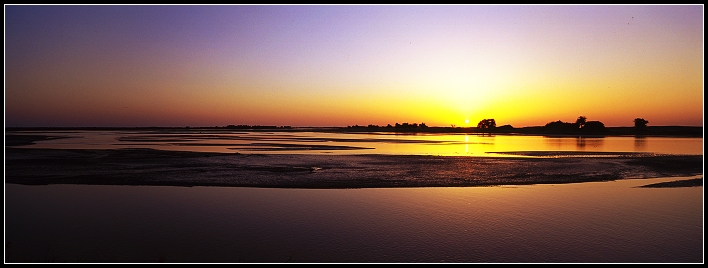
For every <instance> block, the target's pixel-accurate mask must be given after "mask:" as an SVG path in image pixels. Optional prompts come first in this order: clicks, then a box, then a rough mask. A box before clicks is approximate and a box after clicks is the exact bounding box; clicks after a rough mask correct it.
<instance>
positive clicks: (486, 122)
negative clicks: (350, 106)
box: [477, 119, 497, 131]
mask: <svg viewBox="0 0 708 268" xmlns="http://www.w3.org/2000/svg"><path fill="white" fill-rule="evenodd" d="M496 127H497V122H496V121H495V120H494V119H483V120H482V121H479V123H477V128H478V129H481V130H487V131H489V130H492V129H494V128H496Z"/></svg>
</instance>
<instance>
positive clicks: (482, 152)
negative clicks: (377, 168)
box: [12, 130, 703, 156]
mask: <svg viewBox="0 0 708 268" xmlns="http://www.w3.org/2000/svg"><path fill="white" fill-rule="evenodd" d="M12 134H46V135H56V136H66V137H70V138H67V139H55V140H46V141H39V142H37V143H36V144H34V145H30V146H27V147H33V148H63V149H116V148H153V149H160V150H181V151H198V152H225V153H235V152H238V153H242V154H272V153H277V154H291V153H296V154H303V153H306V154H399V155H400V154H404V155H442V156H453V155H455V156H457V155H466V156H509V154H497V152H518V151H563V152H567V151H577V152H632V153H652V154H693V155H702V154H703V139H702V138H674V137H634V136H609V137H546V136H527V135H472V134H419V135H411V134H408V135H401V134H392V133H328V132H306V131H297V132H243V131H223V130H218V131H217V130H212V131H207V130H202V131H196V130H193V131H190V130H174V131H51V132H48V131H21V132H20V131H18V132H12ZM516 156H518V155H516Z"/></svg>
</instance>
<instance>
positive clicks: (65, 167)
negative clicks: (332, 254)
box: [5, 147, 703, 189]
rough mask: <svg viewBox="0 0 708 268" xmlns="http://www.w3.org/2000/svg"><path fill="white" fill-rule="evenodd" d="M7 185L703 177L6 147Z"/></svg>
mask: <svg viewBox="0 0 708 268" xmlns="http://www.w3.org/2000/svg"><path fill="white" fill-rule="evenodd" d="M5 161H6V162H5V164H6V170H5V172H6V173H5V175H6V176H5V182H6V183H17V184H27V185H42V184H90V185H162V186H239V187H268V188H330V189H337V188H389V187H450V186H490V185H524V184H548V183H554V184H555V183H576V182H591V181H611V180H619V179H627V178H656V177H672V176H692V175H698V174H702V169H703V157H702V156H700V155H699V156H695V155H658V156H655V155H651V156H649V155H641V154H625V155H623V154H614V155H611V156H597V157H572V155H571V157H569V156H568V154H567V153H566V154H564V157H541V158H530V157H518V158H515V157H500V158H495V157H452V156H415V155H380V154H371V155H308V154H283V155H280V154H238V153H205V152H182V151H162V150H153V149H111V150H72V149H35V148H22V147H7V148H6V160H5Z"/></svg>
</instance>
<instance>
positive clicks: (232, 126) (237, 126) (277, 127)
mask: <svg viewBox="0 0 708 268" xmlns="http://www.w3.org/2000/svg"><path fill="white" fill-rule="evenodd" d="M225 128H228V129H291V128H292V127H291V126H261V125H255V126H250V125H228V126H225Z"/></svg>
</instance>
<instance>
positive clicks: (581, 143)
mask: <svg viewBox="0 0 708 268" xmlns="http://www.w3.org/2000/svg"><path fill="white" fill-rule="evenodd" d="M52 134H53V135H67V136H72V137H73V138H70V139H59V140H52V141H45V142H40V143H38V144H36V145H32V147H42V148H136V147H139V148H146V147H148V148H158V149H169V150H196V151H219V152H239V153H314V154H323V153H329V154H351V153H386V154H388V153H395V154H430V155H472V156H487V155H491V154H488V153H487V152H502V151H588V152H589V151H593V152H595V151H599V152H645V153H657V154H664V153H674V154H702V153H703V152H702V148H703V146H702V139H700V138H698V139H691V138H656V137H647V138H634V137H606V138H547V137H537V136H476V135H381V134H335V133H312V132H295V133H277V132H274V133H245V132H244V133H141V132H61V133H52ZM328 146H329V147H328ZM343 146H348V147H343ZM351 147H356V148H351ZM360 147H363V148H366V149H362V148H360ZM675 179H676V178H660V179H645V180H623V181H616V182H602V183H578V184H562V185H532V186H513V187H465V188H444V187H443V188H403V189H337V190H314V189H261V188H238V187H188V188H186V187H155V186H88V185H48V186H24V185H14V184H5V245H6V248H5V261H6V262H99V263H103V262H120V263H134V262H135V263H141V262H160V261H164V262H177V263H185V262H205V263H207V262H208V263H213V262H219V263H238V262H246V263H249V262H277V263H280V262H313V263H323V262H337V263H340V262H346V263H363V262H383V263H391V262H401V263H411V262H431V263H434V262H488V263H529V262H531V263H537V262H552V263H565V262H572V263H578V262H581V263H585V262H592V263H614V262H620V263H702V262H703V187H691V188H660V189H655V188H635V186H640V185H645V184H649V183H655V182H661V181H671V180H675Z"/></svg>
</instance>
